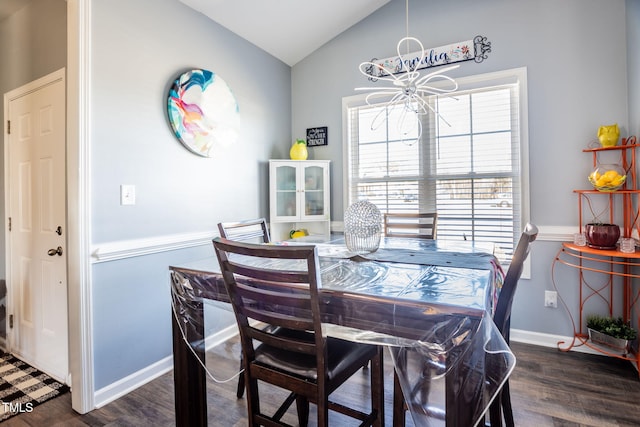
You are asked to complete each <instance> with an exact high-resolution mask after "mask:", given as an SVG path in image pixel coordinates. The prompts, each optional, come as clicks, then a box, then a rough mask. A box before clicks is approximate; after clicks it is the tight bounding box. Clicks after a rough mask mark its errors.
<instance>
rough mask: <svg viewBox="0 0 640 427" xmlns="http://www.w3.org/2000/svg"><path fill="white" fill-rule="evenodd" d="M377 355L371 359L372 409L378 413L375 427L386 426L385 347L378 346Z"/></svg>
mask: <svg viewBox="0 0 640 427" xmlns="http://www.w3.org/2000/svg"><path fill="white" fill-rule="evenodd" d="M377 353H378V354H377V355H376V357H374V358H373V359H371V369H369V375H370V376H371V409H372V410H373V411H376V413H377V417H376V419H375V421H374V422H373V425H374V427H383V426H384V355H383V353H384V347H382V346H378V348H377Z"/></svg>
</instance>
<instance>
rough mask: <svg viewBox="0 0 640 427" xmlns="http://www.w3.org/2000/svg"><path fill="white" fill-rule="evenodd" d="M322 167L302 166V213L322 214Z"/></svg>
mask: <svg viewBox="0 0 640 427" xmlns="http://www.w3.org/2000/svg"><path fill="white" fill-rule="evenodd" d="M324 185H325V183H324V168H322V167H320V166H306V167H305V168H304V215H305V216H315V215H324V213H325V206H324Z"/></svg>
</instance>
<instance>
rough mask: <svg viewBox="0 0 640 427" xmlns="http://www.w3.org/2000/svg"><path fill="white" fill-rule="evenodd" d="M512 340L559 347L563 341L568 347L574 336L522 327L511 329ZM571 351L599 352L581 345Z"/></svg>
mask: <svg viewBox="0 0 640 427" xmlns="http://www.w3.org/2000/svg"><path fill="white" fill-rule="evenodd" d="M510 339H511V341H515V342H521V343H524V344H533V345H538V346H541V347H551V348H558V343H559V342H562V343H563V344H562V345H561V348H567V347H568V346H569V344H571V342H572V341H573V337H566V336H563V335H552V334H543V333H540V332H531V331H523V330H521V329H511V336H510ZM571 351H577V352H580V353H589V354H599V355H601V356H602V355H603V354H602V353H600V352H598V351H597V350H593V349H592V348H589V347H587V346H586V345H581V346H577V347H573V348H571Z"/></svg>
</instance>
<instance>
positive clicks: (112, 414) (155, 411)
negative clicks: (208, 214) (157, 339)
mask: <svg viewBox="0 0 640 427" xmlns="http://www.w3.org/2000/svg"><path fill="white" fill-rule="evenodd" d="M512 348H513V351H514V353H515V355H516V357H517V365H516V369H515V371H514V373H513V375H512V376H511V380H510V385H511V396H512V401H513V405H514V415H515V420H516V425H518V426H523V427H526V426H535V427H538V426H562V427H569V426H603V427H604V426H606V427H616V426H618V427H622V426H639V425H640V410H638V409H639V408H640V380H639V378H638V372H637V371H636V370H635V368H634V367H633V366H632V364H631V363H630V362H626V361H623V360H618V359H612V358H607V357H605V356H594V355H587V354H581V353H576V352H571V353H562V352H559V351H557V350H555V349H552V348H544V347H537V346H531V345H526V344H520V343H512ZM238 352H239V346H238V344H237V343H236V342H228V343H225V344H223V345H220V346H218V347H216V348H215V349H214V350H213V351H212V352H211V354H210V356H209V357H210V359H209V361H208V362H209V363H215V366H216V367H217V368H216V369H215V372H214V373H215V374H216V375H219V376H221V377H224V376H228V375H230V374H231V373H232V372H233V371H234V370H235V369H236V368H237V364H238V361H237V354H238ZM389 360H390V357H387V358H386V363H387V375H386V378H385V384H386V386H387V392H386V400H387V407H386V409H385V410H386V425H388V426H390V425H391V399H392V395H391V388H392V387H391V386H392V384H393V382H392V376H391V375H392V370H391V365H390V364H389V363H390V362H389ZM212 366H213V365H212ZM356 377H357V378H354V380H353V381H350V382H349V383H348V384H347V385H346V387H345V388H343V389H339V390H338V391H336V393H339V395H340V397H339V398H337V400H341V401H344V402H346V403H348V404H354V402H355V404H356V405H357V404H358V403H360V404H362V405H366V403H365V402H366V401H365V399H364V398H362V397H361V396H366V395H367V393H366V388H367V387H368V373H363V375H362V376H359V375H356ZM236 384H237V380H235V379H233V380H231V381H229V382H227V383H216V382H214V381H213V380H209V396H208V399H209V425H211V426H223V427H231V426H246V425H247V420H246V416H245V412H246V407H245V400H244V399H236V397H235V389H236ZM277 398H278V394H277V393H269V394H267V395H266V396H265V397H264V398H263V402H265V403H267V404H269V403H273V402H275V400H276V399H277ZM294 411H295V409H294V410H293V412H292V413H291V414H290V416H289V418H288V421H289V422H291V423H292V424H295V422H296V418H295V412H294ZM313 416H314V415H312V417H313ZM312 419H313V418H312ZM173 425H175V415H174V410H173V373H172V372H170V373H167V374H165V375H163V376H161V377H160V378H158V379H156V380H154V381H152V382H151V383H149V384H146V385H145V386H143V387H140V388H139V389H137V390H135V391H133V392H131V393H129V394H128V395H126V396H124V397H122V398H120V399H118V400H116V401H114V402H112V403H110V404H108V405H106V406H104V407H102V408H100V409H96V410H94V411H92V412H90V413H88V414H85V415H79V414H77V413H75V412H74V411H73V410H71V396H70V394H66V395H65V396H62V397H59V398H56V399H53V400H51V401H49V402H46V403H44V404H43V405H41V406H38V407H36V408H35V409H34V411H33V412H32V413H27V414H22V415H19V416H16V417H13V418H10V419H9V420H7V421H5V422H3V423H2V427H14V426H34V427H44V426H46V427H50V426H64V427H68V426H71V427H73V426H78V427H80V426H110V427H116V426H122V427H124V426H136V427H137V426H173ZM331 425H332V426H342V425H354V422H353V421H352V420H348V421H345V420H344V419H343V418H339V417H338V416H337V415H336V416H335V417H334V418H332V419H331ZM410 425H411V422H410V421H409V422H407V426H410Z"/></svg>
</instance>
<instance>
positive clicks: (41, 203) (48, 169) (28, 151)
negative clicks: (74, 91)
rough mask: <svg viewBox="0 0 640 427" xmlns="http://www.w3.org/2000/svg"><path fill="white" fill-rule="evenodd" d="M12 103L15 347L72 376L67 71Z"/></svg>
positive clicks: (19, 92) (55, 372) (10, 98)
mask: <svg viewBox="0 0 640 427" xmlns="http://www.w3.org/2000/svg"><path fill="white" fill-rule="evenodd" d="M5 106H7V110H5V114H6V115H7V116H8V118H9V125H8V127H9V133H8V135H7V141H8V143H7V148H6V150H7V151H6V155H7V158H8V161H7V163H8V164H7V166H8V182H7V183H6V184H5V185H6V191H7V192H8V198H7V201H8V206H7V216H8V222H9V227H10V230H9V231H8V238H7V239H8V242H9V248H8V261H7V267H8V269H7V270H8V271H7V286H8V292H9V297H10V298H9V304H10V306H9V310H8V314H9V316H12V317H10V319H12V322H11V321H10V325H9V328H8V341H9V350H10V351H11V352H12V353H14V354H15V355H16V356H18V357H20V358H21V359H23V360H24V361H26V362H27V363H30V364H32V365H33V366H35V367H37V368H39V369H40V370H42V371H44V372H47V373H48V374H50V375H51V376H53V377H55V378H57V379H58V380H62V381H66V379H67V375H68V372H69V367H68V348H67V275H66V266H67V258H66V253H65V246H66V245H65V243H66V222H65V220H66V197H65V188H66V183H65V80H64V70H60V71H57V72H55V73H52V74H50V75H48V76H45V77H43V78H42V79H39V80H37V81H35V82H32V83H30V84H28V85H26V86H23V87H21V88H18V89H16V90H14V91H11V92H9V93H8V94H6V95H5ZM11 323H12V325H13V327H12V328H11Z"/></svg>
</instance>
